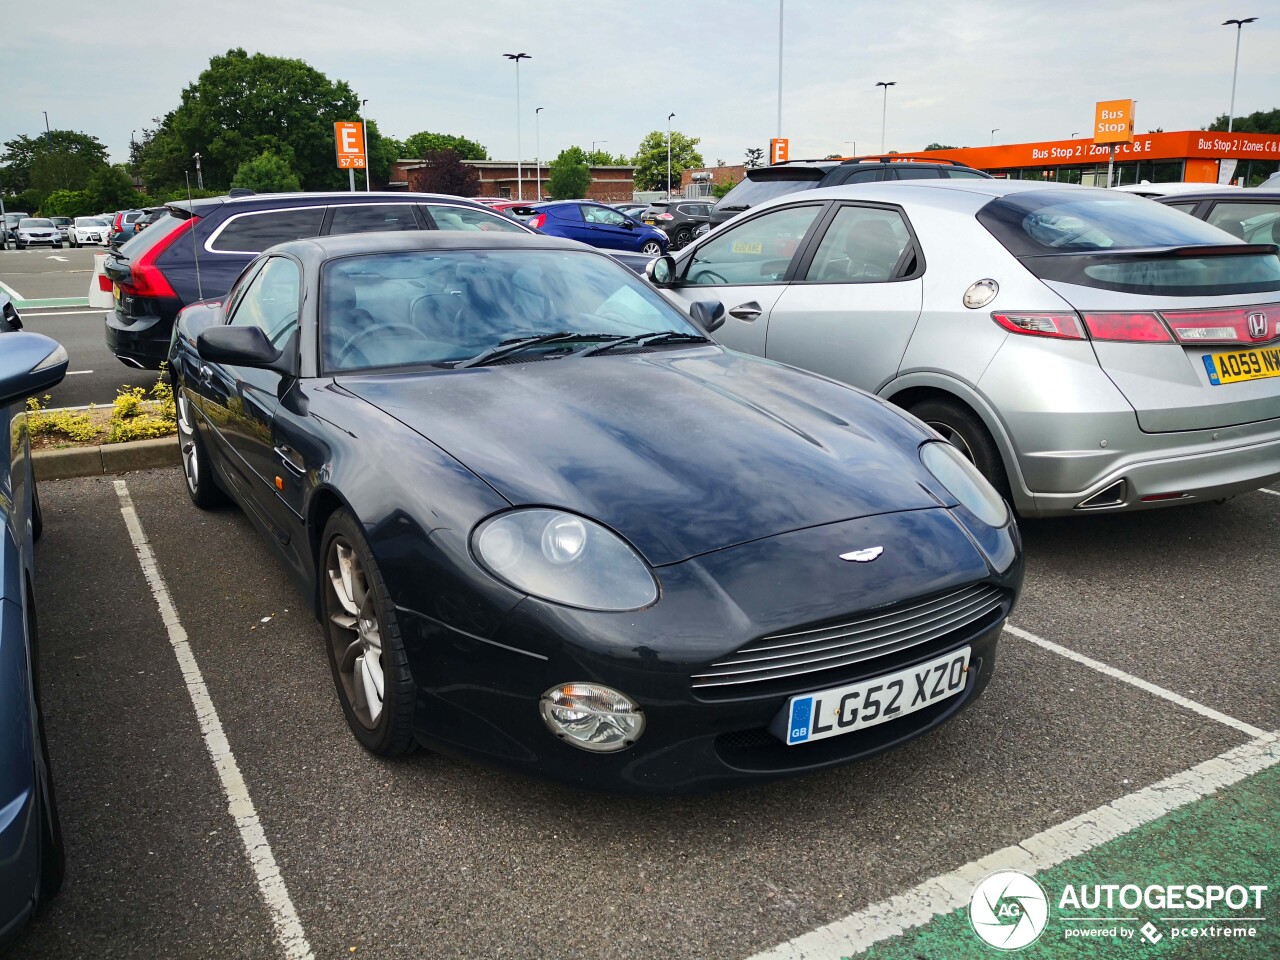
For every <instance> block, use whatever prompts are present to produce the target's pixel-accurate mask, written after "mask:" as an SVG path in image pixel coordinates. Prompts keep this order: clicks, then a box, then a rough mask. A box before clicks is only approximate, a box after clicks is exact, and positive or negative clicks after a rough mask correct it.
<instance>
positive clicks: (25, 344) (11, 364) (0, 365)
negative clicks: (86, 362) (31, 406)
mask: <svg viewBox="0 0 1280 960" xmlns="http://www.w3.org/2000/svg"><path fill="white" fill-rule="evenodd" d="M68 362H69V360H68V358H67V351H66V350H64V349H63V347H62V344H60V343H58V341H57V340H51V339H50V338H49V337H46V336H44V335H43V334H40V333H4V334H0V407H5V406H8V405H9V404H11V403H14V402H16V401H18V400H25V399H26V398H27V397H32V396H35V395H36V394H38V393H42V392H43V391H45V390H48V389H50V388H52V387H56V386H57V385H58V384H60V383H61V382H62V378H63V377H65V376H66V375H67V363H68ZM6 442H7V441H6Z"/></svg>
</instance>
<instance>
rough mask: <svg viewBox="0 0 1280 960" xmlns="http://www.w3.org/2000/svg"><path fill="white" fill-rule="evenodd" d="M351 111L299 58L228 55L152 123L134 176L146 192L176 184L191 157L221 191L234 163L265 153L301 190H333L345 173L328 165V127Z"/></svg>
mask: <svg viewBox="0 0 1280 960" xmlns="http://www.w3.org/2000/svg"><path fill="white" fill-rule="evenodd" d="M359 112H360V101H359V99H358V98H357V97H356V95H355V94H354V93H353V92H352V90H351V88H350V87H349V86H348V85H347V84H346V82H345V81H342V80H338V81H336V82H335V81H331V80H330V79H329V78H328V77H326V76H325V75H324V74H323V73H320V72H319V71H318V70H315V69H314V68H312V67H311V66H309V65H308V64H307V63H305V62H304V61H302V60H292V59H288V58H285V57H270V56H267V55H265V54H261V53H255V54H253V55H252V56H250V55H249V54H248V53H246V52H245V51H244V50H243V49H242V48H236V49H234V50H228V51H227V52H226V54H224V55H223V56H217V57H213V58H212V59H211V60H210V61H209V67H208V69H206V70H204V71H203V72H202V73H201V74H200V76H199V77H198V78H197V79H196V82H195V83H193V84H190V85H188V86H187V88H186V89H185V90H183V92H182V97H181V103H180V104H179V105H178V106H177V107H176V108H175V109H174V110H172V111H171V112H170V113H168V114H167V115H166V116H165V117H164V118H163V119H162V120H161V121H160V124H159V126H158V128H157V129H156V131H155V135H154V136H153V137H152V138H151V140H150V141H149V142H148V143H147V145H146V147H145V148H144V149H143V150H142V164H141V166H142V173H143V176H144V177H145V178H146V180H147V183H148V184H150V185H151V187H152V188H153V189H157V190H159V189H161V188H170V189H171V188H174V187H178V186H181V185H182V184H183V182H184V177H183V173H184V171H188V170H190V168H191V159H190V158H191V156H192V155H193V154H195V153H199V154H200V155H201V160H202V166H203V170H204V180H205V182H206V183H207V184H209V185H210V186H214V187H221V186H225V185H227V184H229V183H230V182H231V178H232V176H233V174H234V173H235V171H237V170H238V169H239V168H240V165H241V164H242V163H244V162H245V161H246V160H252V159H254V158H255V157H257V156H259V155H260V154H261V153H262V152H263V151H264V150H270V151H271V152H273V153H276V154H277V155H279V156H280V157H282V158H284V159H285V160H286V161H287V162H288V163H289V165H290V166H291V167H292V168H293V170H294V172H295V173H296V174H297V176H298V180H299V182H300V183H301V185H302V186H303V187H305V188H307V189H310V190H319V189H326V188H331V189H332V188H340V187H341V186H342V185H343V184H344V182H345V181H346V174H345V172H344V171H340V170H339V169H338V167H337V164H336V163H335V161H334V148H333V124H334V123H335V122H336V121H338V120H353V119H355V118H356V117H358V116H359ZM193 179H194V178H193Z"/></svg>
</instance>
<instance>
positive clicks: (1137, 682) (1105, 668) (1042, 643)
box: [1004, 623, 1267, 737]
mask: <svg viewBox="0 0 1280 960" xmlns="http://www.w3.org/2000/svg"><path fill="white" fill-rule="evenodd" d="M1004 629H1005V632H1006V633H1012V634H1013V635H1014V636H1015V637H1021V638H1022V639H1023V640H1026V641H1027V642H1028V643H1034V644H1035V645H1036V646H1037V647H1043V648H1044V649H1046V650H1051V651H1053V652H1054V653H1056V654H1058V655H1059V656H1063V657H1066V658H1067V659H1068V660H1074V661H1075V662H1076V663H1082V664H1084V665H1085V666H1086V667H1089V668H1090V669H1092V670H1097V671H1098V672H1099V673H1105V674H1106V675H1107V676H1108V677H1112V678H1113V679H1116V680H1123V681H1124V682H1125V683H1129V684H1132V685H1133V686H1135V687H1137V688H1138V689H1139V690H1145V691H1146V692H1147V693H1153V694H1155V695H1156V696H1157V697H1163V698H1164V699H1165V700H1168V701H1169V702H1170V703H1176V704H1177V705H1178V706H1180V707H1184V708H1186V709H1187V710H1190V711H1192V712H1194V713H1198V714H1200V716H1202V717H1206V718H1207V719H1209V720H1216V721H1217V722H1218V723H1225V724H1226V725H1227V726H1228V727H1233V728H1235V729H1236V730H1239V731H1240V732H1241V733H1243V734H1245V735H1246V736H1250V737H1265V736H1266V735H1267V732H1266V731H1265V730H1262V729H1260V728H1259V727H1255V726H1254V725H1253V724H1251V723H1245V722H1244V721H1243V720H1237V719H1236V718H1235V717H1229V716H1227V715H1226V714H1225V713H1219V712H1218V711H1217V710H1214V709H1213V708H1212V707H1206V706H1205V705H1204V704H1203V703H1197V702H1196V701H1194V700H1188V699H1187V698H1186V697H1184V696H1182V694H1180V693H1174V692H1173V691H1172V690H1166V689H1165V688H1164V687H1158V686H1156V685H1155V684H1154V683H1148V682H1147V681H1146V680H1143V679H1142V678H1141V677H1135V676H1134V675H1133V674H1131V673H1125V672H1124V671H1123V670H1117V669H1116V668H1115V667H1112V666H1109V665H1108V664H1105V663H1102V662H1101V661H1100V660H1094V659H1093V658H1092V657H1086V656H1085V655H1084V654H1083V653H1076V652H1075V651H1074V650H1071V649H1069V648H1067V647H1064V646H1061V645H1060V644H1056V643H1054V642H1053V641H1051V640H1045V639H1043V638H1041V637H1037V636H1036V635H1035V634H1034V633H1027V631H1025V630H1020V629H1019V628H1017V627H1013V626H1010V625H1009V624H1007V623H1006V624H1005V625H1004Z"/></svg>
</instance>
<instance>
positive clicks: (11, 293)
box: [0, 280, 27, 300]
mask: <svg viewBox="0 0 1280 960" xmlns="http://www.w3.org/2000/svg"><path fill="white" fill-rule="evenodd" d="M0 290H3V291H4V292H5V293H7V294H8V295H9V296H10V297H12V298H13V299H14V300H25V299H27V298H26V297H24V296H23V295H22V294H20V293H19V292H18V291H17V290H15V289H13V287H11V286H9V285H8V284H7V283H5V282H4V281H3V280H0Z"/></svg>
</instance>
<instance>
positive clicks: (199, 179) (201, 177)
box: [187, 153, 204, 190]
mask: <svg viewBox="0 0 1280 960" xmlns="http://www.w3.org/2000/svg"><path fill="white" fill-rule="evenodd" d="M191 156H192V157H194V158H195V161H196V186H197V187H199V188H200V189H201V190H203V189H204V174H203V173H201V172H200V154H198V153H193V154H192V155H191ZM190 184H191V181H190V180H188V181H187V185H188V186H190Z"/></svg>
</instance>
